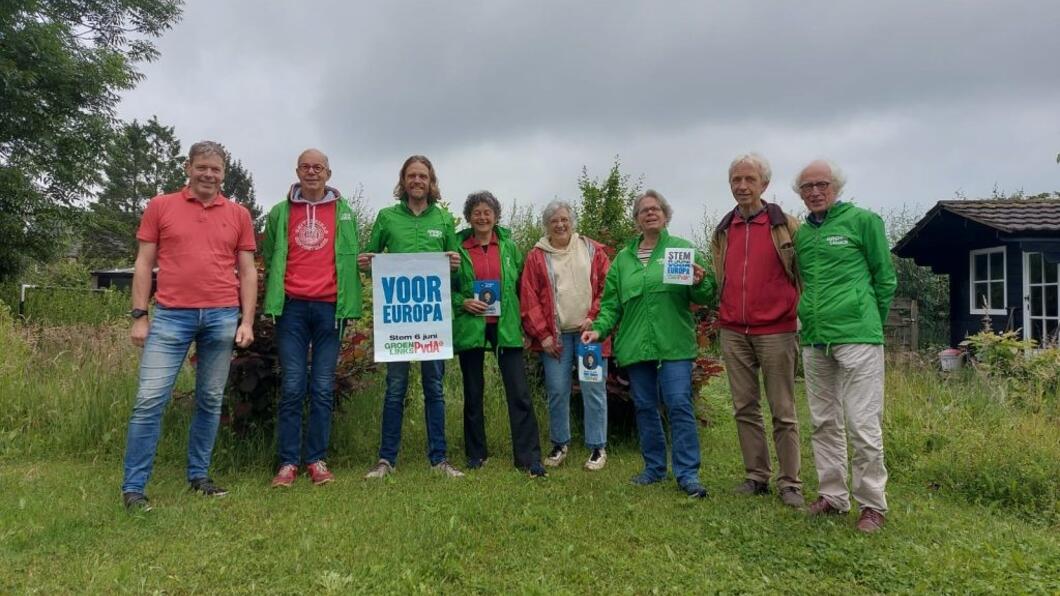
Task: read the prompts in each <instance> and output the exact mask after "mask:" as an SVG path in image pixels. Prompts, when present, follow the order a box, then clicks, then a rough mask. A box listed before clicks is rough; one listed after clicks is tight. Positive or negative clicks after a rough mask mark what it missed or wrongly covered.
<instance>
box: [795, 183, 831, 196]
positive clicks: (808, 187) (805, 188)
mask: <svg viewBox="0 0 1060 596" xmlns="http://www.w3.org/2000/svg"><path fill="white" fill-rule="evenodd" d="M831 185H832V183H831V182H828V181H826V180H821V181H820V182H806V183H805V184H800V185H799V192H800V193H802V194H804V195H806V194H810V193H811V192H813V189H815V188H816V189H817V190H819V191H821V192H824V191H826V190H828V187H829V186H831Z"/></svg>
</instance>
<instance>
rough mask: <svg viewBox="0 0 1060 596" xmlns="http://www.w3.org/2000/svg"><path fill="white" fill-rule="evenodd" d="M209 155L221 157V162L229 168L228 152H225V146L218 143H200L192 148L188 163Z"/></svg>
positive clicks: (189, 152) (189, 151)
mask: <svg viewBox="0 0 1060 596" xmlns="http://www.w3.org/2000/svg"><path fill="white" fill-rule="evenodd" d="M208 155H217V156H220V158H221V161H222V162H223V163H224V164H225V165H226V166H227V165H228V152H227V151H225V148H224V146H222V145H221V144H220V143H218V142H216V141H199V142H198V143H195V144H194V145H192V146H191V149H189V150H188V163H191V162H193V161H195V158H196V157H206V156H208Z"/></svg>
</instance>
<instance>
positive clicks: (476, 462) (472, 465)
mask: <svg viewBox="0 0 1060 596" xmlns="http://www.w3.org/2000/svg"><path fill="white" fill-rule="evenodd" d="M488 460H489V458H487V457H483V458H481V459H480V458H477V457H473V458H471V459H469V460H467V469H469V470H478V469H481V468H482V467H484V466H485V465H486V461H488Z"/></svg>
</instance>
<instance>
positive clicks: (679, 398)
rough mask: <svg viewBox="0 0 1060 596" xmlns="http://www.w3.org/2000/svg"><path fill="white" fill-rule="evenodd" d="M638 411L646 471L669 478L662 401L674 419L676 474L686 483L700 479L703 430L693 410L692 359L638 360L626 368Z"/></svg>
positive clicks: (655, 475) (671, 433) (641, 446)
mask: <svg viewBox="0 0 1060 596" xmlns="http://www.w3.org/2000/svg"><path fill="white" fill-rule="evenodd" d="M626 372H628V373H629V384H630V388H631V389H632V390H633V407H634V409H635V410H636V413H637V433H638V434H639V435H640V453H641V456H643V457H644V472H645V473H646V474H647V475H648V476H649V477H651V478H653V479H657V480H662V479H663V478H665V477H666V434H665V433H664V432H663V426H662V419H661V418H660V417H659V401H660V399H661V400H662V403H663V404H664V405H665V406H666V415H667V418H669V419H670V439H671V441H670V442H671V447H672V450H673V451H672V458H673V469H674V477H675V478H676V479H677V483H678V484H681V485H684V484H686V483H689V482H696V483H698V482H699V431H698V429H697V428H696V417H695V414H694V413H693V412H692V361H691V360H664V361H662V362H638V363H636V364H633V365H631V366H629V367H627V368H626Z"/></svg>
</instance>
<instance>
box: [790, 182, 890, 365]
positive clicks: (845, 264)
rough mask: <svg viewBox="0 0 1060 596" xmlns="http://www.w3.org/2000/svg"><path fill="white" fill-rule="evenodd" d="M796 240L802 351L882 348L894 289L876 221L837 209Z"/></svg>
mask: <svg viewBox="0 0 1060 596" xmlns="http://www.w3.org/2000/svg"><path fill="white" fill-rule="evenodd" d="M807 222H808V225H803V226H800V227H799V230H798V232H796V234H795V258H796V260H797V262H798V266H799V273H800V274H801V275H802V282H803V290H802V298H801V299H800V300H799V321H801V322H802V330H801V333H800V338H801V342H802V345H804V346H807V345H812V346H818V345H823V346H829V345H832V344H882V343H883V322H884V321H886V320H887V312H888V311H889V310H890V308H891V300H892V299H893V298H894V292H895V289H896V288H897V287H898V282H897V279H896V278H895V274H894V264H893V263H892V262H891V253H890V250H889V249H888V244H887V235H886V233H884V229H883V220H882V219H881V218H880V216H879V215H876V214H875V213H873V212H871V211H868V210H866V209H862V208H860V207H855V206H854V205H852V204H850V203H836V204H834V205H833V206H832V208H831V209H829V210H828V213H826V214H825V219H824V221H823V222H821V223H819V224H818V223H816V222H815V221H814V220H813V219H811V218H807Z"/></svg>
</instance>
